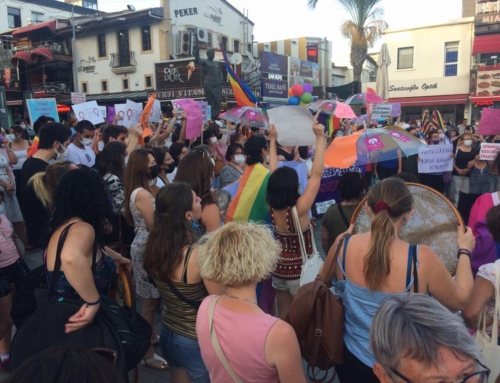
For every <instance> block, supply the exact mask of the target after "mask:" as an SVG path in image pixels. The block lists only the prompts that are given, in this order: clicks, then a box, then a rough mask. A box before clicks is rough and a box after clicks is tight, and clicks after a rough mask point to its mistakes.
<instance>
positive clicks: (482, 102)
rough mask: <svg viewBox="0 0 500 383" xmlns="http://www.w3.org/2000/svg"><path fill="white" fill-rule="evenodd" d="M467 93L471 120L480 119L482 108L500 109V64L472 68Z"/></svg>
mask: <svg viewBox="0 0 500 383" xmlns="http://www.w3.org/2000/svg"><path fill="white" fill-rule="evenodd" d="M469 95H470V101H471V103H472V107H471V110H472V112H471V116H472V121H477V120H480V119H481V113H482V111H483V109H484V108H494V109H500V64H496V65H489V66H486V65H480V66H478V67H477V69H474V70H472V71H471V75H470V89H469Z"/></svg>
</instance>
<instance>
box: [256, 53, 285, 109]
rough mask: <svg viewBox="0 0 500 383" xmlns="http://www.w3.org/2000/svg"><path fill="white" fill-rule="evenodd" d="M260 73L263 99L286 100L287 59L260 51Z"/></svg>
mask: <svg viewBox="0 0 500 383" xmlns="http://www.w3.org/2000/svg"><path fill="white" fill-rule="evenodd" d="M260 71H261V77H262V96H263V97H264V99H268V98H271V99H283V100H285V99H288V57H287V56H283V55H278V54H276V53H271V52H265V51H262V52H260Z"/></svg>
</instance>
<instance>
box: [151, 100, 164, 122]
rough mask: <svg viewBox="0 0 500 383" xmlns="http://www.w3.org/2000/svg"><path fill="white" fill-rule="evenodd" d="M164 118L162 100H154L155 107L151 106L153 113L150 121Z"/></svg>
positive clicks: (160, 120) (159, 120) (158, 120)
mask: <svg viewBox="0 0 500 383" xmlns="http://www.w3.org/2000/svg"><path fill="white" fill-rule="evenodd" d="M162 121H163V118H162V116H161V102H160V100H154V101H153V107H152V108H151V115H150V116H149V122H162Z"/></svg>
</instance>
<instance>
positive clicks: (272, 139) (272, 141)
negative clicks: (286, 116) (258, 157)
mask: <svg viewBox="0 0 500 383" xmlns="http://www.w3.org/2000/svg"><path fill="white" fill-rule="evenodd" d="M277 139H278V132H277V131H276V127H275V126H274V124H270V125H269V145H270V146H269V171H270V172H271V174H272V173H273V172H274V171H275V170H276V169H278V152H277V150H278V149H277V145H276V140H277Z"/></svg>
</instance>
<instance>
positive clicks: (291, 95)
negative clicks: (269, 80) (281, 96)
mask: <svg viewBox="0 0 500 383" xmlns="http://www.w3.org/2000/svg"><path fill="white" fill-rule="evenodd" d="M288 97H293V91H292V88H290V89H288Z"/></svg>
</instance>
